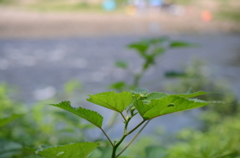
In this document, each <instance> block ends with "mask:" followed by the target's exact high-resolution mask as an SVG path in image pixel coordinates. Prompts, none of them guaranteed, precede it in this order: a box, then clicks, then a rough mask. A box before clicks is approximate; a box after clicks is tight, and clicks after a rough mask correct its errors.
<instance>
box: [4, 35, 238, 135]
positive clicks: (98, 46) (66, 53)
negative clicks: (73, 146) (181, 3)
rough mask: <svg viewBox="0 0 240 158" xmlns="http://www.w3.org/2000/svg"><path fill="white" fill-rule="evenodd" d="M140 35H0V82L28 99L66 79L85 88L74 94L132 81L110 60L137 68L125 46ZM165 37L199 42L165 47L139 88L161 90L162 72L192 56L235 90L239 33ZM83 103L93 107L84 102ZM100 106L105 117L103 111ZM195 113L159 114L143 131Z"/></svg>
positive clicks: (185, 122)
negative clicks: (17, 37) (79, 82)
mask: <svg viewBox="0 0 240 158" xmlns="http://www.w3.org/2000/svg"><path fill="white" fill-rule="evenodd" d="M144 38H149V36H141V35H136V36H130V35H122V36H102V37H78V38H65V39H57V38H56V39H34V40H31V39H24V40H23V39H12V40H4V39H1V40H0V82H7V83H10V84H13V85H16V86H18V87H19V99H21V100H22V101H24V102H26V103H28V104H31V103H33V102H35V101H38V100H42V99H47V98H50V97H53V96H54V95H55V94H56V93H57V92H58V91H62V90H63V89H62V85H63V84H64V83H66V82H67V81H69V80H70V79H77V80H79V81H81V82H82V83H83V85H84V87H85V92H86V93H84V94H79V95H81V96H84V97H87V94H88V93H98V92H102V91H107V90H109V89H107V86H108V85H109V84H110V83H113V82H115V81H117V80H125V81H127V82H129V83H130V82H131V77H130V76H129V75H130V73H129V72H126V71H124V70H121V69H118V68H115V67H114V62H115V61H116V60H126V61H128V62H129V63H130V68H131V70H132V71H134V72H135V71H138V70H139V69H140V65H141V62H142V61H143V60H142V59H141V58H140V57H139V56H138V55H137V54H136V53H135V52H134V51H133V50H129V49H126V47H125V46H126V45H128V44H129V43H131V42H135V41H138V40H140V39H144ZM170 38H171V39H175V40H183V41H188V42H192V43H197V44H199V47H194V48H184V49H174V50H169V51H167V52H166V54H164V55H163V56H162V57H160V58H159V59H157V65H156V66H155V67H154V68H152V69H150V70H149V71H148V72H147V74H146V76H144V78H143V80H142V82H141V83H140V84H141V87H142V88H147V89H149V90H150V91H161V86H162V85H161V84H162V83H164V82H163V81H164V78H163V73H164V72H165V71H167V70H173V69H175V70H179V69H181V67H182V66H183V65H185V64H189V63H191V61H192V59H198V60H203V61H205V62H206V63H207V67H206V73H210V76H212V77H215V78H218V79H223V80H226V81H227V82H229V83H231V85H232V87H233V88H234V90H235V91H236V92H237V93H238V94H240V91H239V89H240V67H239V65H238V64H236V63H239V62H240V61H236V59H237V58H238V57H239V56H240V36H239V35H238V34H201V35H170ZM233 62H235V64H232V63H233ZM153 81H154V82H153ZM149 83H153V84H149ZM86 105H87V106H88V108H90V109H95V106H92V105H89V104H87V102H86ZM86 105H85V106H86ZM101 111H102V113H103V114H104V115H105V116H106V117H107V118H108V117H109V113H108V112H106V111H105V110H102V109H101ZM195 112H196V111H194V110H193V111H191V112H189V114H188V115H184V114H181V113H180V114H175V116H174V117H173V115H166V116H163V117H161V118H159V119H156V120H155V121H153V122H152V123H151V124H150V126H149V128H148V129H147V130H146V132H148V131H150V129H152V127H155V124H156V123H157V124H159V125H163V126H164V127H166V129H167V131H176V130H179V129H181V128H183V127H185V126H189V125H190V126H196V124H195V121H194V120H193V119H192V118H193V116H194V114H195ZM176 120H177V123H176ZM136 121H138V120H136ZM166 121H167V122H166ZM119 132H121V131H119Z"/></svg>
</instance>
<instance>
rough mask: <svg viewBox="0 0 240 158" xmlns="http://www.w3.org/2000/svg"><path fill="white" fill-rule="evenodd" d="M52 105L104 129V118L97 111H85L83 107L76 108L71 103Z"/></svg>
mask: <svg viewBox="0 0 240 158" xmlns="http://www.w3.org/2000/svg"><path fill="white" fill-rule="evenodd" d="M51 105H52V106H56V107H59V108H61V109H64V110H66V111H69V112H71V113H73V114H75V115H78V116H80V117H81V118H84V119H86V120H88V121H89V122H91V123H92V124H94V125H96V126H97V127H99V128H101V127H102V122H103V117H102V116H101V115H100V114H99V113H97V112H95V111H92V110H88V109H84V108H82V107H78V108H74V107H72V106H71V103H70V102H69V101H63V102H61V103H59V104H51Z"/></svg>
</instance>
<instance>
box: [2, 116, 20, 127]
mask: <svg viewBox="0 0 240 158" xmlns="http://www.w3.org/2000/svg"><path fill="white" fill-rule="evenodd" d="M22 116H23V114H13V115H12V116H10V117H7V118H1V119H0V127H3V126H5V125H7V124H8V123H10V122H12V121H14V120H16V119H17V118H19V117H22Z"/></svg>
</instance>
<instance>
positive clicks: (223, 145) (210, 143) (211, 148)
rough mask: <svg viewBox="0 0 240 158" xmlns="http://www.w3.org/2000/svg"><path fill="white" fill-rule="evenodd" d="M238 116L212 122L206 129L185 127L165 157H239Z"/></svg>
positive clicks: (239, 126) (239, 125)
mask: <svg viewBox="0 0 240 158" xmlns="http://www.w3.org/2000/svg"><path fill="white" fill-rule="evenodd" d="M239 119H240V118H239V116H234V117H228V118H226V119H225V120H223V121H222V122H221V123H220V124H212V125H211V127H210V128H209V130H208V131H205V132H201V131H198V130H192V129H185V130H183V131H181V132H180V133H179V134H178V137H179V139H180V140H181V141H179V142H177V143H175V144H174V145H171V146H170V147H169V149H168V156H167V157H166V158H179V157H184V158H202V157H204V158H239V157H240V150H239V149H240V148H239V147H240V135H239V131H240V124H239Z"/></svg>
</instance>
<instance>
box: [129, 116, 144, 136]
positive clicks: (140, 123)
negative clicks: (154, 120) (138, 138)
mask: <svg viewBox="0 0 240 158" xmlns="http://www.w3.org/2000/svg"><path fill="white" fill-rule="evenodd" d="M145 121H146V120H143V121H142V122H140V123H139V124H138V125H137V126H136V127H135V128H133V129H132V130H131V131H130V132H128V135H129V134H131V133H132V132H134V131H135V130H136V129H137V128H138V127H140V126H141V125H142V124H143V123H144V122H145Z"/></svg>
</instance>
